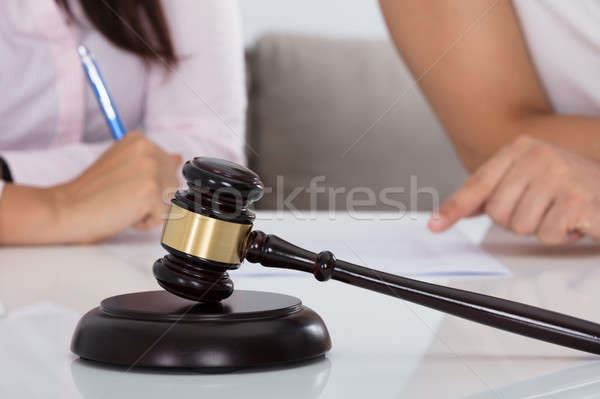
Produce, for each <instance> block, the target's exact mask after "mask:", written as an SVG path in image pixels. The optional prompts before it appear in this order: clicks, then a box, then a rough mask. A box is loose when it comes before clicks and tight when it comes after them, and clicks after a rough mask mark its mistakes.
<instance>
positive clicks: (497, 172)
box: [429, 138, 534, 232]
mask: <svg viewBox="0 0 600 399" xmlns="http://www.w3.org/2000/svg"><path fill="white" fill-rule="evenodd" d="M533 143H534V141H533V140H532V139H529V138H519V139H518V140H516V141H515V142H514V143H513V144H511V145H509V146H506V147H504V148H502V149H501V150H500V151H498V153H497V154H496V155H494V157H492V158H491V159H490V160H489V161H487V162H486V163H485V164H483V165H482V166H481V167H480V168H479V169H478V170H477V171H476V172H475V173H474V174H473V175H472V176H471V177H470V178H469V179H468V180H467V181H466V183H465V184H464V185H463V186H462V187H461V188H459V189H458V191H456V192H455V193H454V194H453V195H452V196H451V197H450V198H448V200H446V201H445V202H444V203H443V204H442V206H441V207H440V209H439V210H438V211H437V212H436V213H435V214H434V215H433V216H432V217H431V219H430V221H429V228H430V230H431V231H433V232H441V231H444V230H446V229H448V228H449V227H451V226H452V225H453V224H454V223H456V222H457V221H458V220H459V219H461V218H463V217H466V216H469V215H471V214H473V213H475V212H476V211H477V209H478V208H480V207H481V206H482V205H483V204H484V203H485V201H486V200H487V199H488V197H489V196H490V194H491V193H492V192H493V191H494V189H495V188H496V186H497V185H498V183H499V182H500V181H501V179H502V177H503V176H504V174H505V173H506V172H507V170H508V169H509V168H510V166H511V165H512V164H513V162H514V161H515V160H517V159H519V158H520V157H521V156H522V155H523V154H524V153H525V152H526V151H528V150H529V149H530V148H531V146H533Z"/></svg>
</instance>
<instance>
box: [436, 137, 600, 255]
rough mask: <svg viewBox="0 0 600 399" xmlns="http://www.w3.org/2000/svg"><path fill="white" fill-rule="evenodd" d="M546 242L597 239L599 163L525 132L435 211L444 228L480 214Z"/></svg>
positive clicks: (599, 224)
mask: <svg viewBox="0 0 600 399" xmlns="http://www.w3.org/2000/svg"><path fill="white" fill-rule="evenodd" d="M482 212H484V213H486V214H488V215H489V216H490V217H491V218H492V219H493V220H494V221H495V222H496V223H498V224H500V225H501V226H504V227H506V228H508V229H510V230H512V231H514V232H515V233H517V234H521V235H537V237H538V238H539V239H540V241H541V242H543V243H544V244H548V245H557V244H566V243H570V242H574V241H576V240H577V239H579V238H581V237H582V236H583V235H589V236H591V237H593V238H595V239H600V162H597V161H594V160H591V159H588V158H585V157H583V156H580V155H578V154H575V153H573V152H569V151H567V150H564V149H562V148H560V147H557V146H555V145H552V144H548V143H545V142H542V141H539V140H535V139H532V138H529V137H526V136H522V137H519V138H518V139H517V140H515V141H514V142H513V143H512V144H509V145H507V146H505V147H503V148H502V149H501V150H500V151H498V153H497V154H496V155H494V156H493V157H492V158H491V159H490V160H488V161H487V162H486V163H485V164H483V165H482V166H481V167H480V168H479V169H478V170H477V171H476V172H475V173H474V174H473V175H472V176H471V177H470V178H469V179H468V180H467V182H466V183H465V184H464V185H463V186H462V187H461V188H460V189H459V190H458V191H457V192H456V193H454V194H453V195H452V196H451V197H450V198H449V199H448V200H447V201H446V202H445V203H444V204H442V206H441V207H440V209H439V211H438V212H437V213H436V214H434V216H433V217H432V218H431V220H430V222H429V228H430V229H431V230H432V231H434V232H442V231H444V230H446V229H448V228H449V227H450V226H452V225H453V224H454V223H456V222H457V221H458V220H459V219H461V218H463V217H467V216H471V215H475V214H479V213H482Z"/></svg>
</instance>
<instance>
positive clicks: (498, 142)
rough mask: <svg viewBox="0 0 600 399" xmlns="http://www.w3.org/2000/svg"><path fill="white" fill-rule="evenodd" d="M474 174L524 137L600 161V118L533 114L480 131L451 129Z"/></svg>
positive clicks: (482, 126)
mask: <svg viewBox="0 0 600 399" xmlns="http://www.w3.org/2000/svg"><path fill="white" fill-rule="evenodd" d="M447 130H448V133H449V134H450V137H451V139H452V141H453V143H454V145H455V147H456V150H457V152H458V154H459V156H460V157H461V159H462V160H463V162H464V164H465V166H466V167H467V169H469V170H470V171H473V170H475V169H477V168H478V167H479V166H481V164H482V163H484V162H485V161H486V160H488V159H489V158H490V157H492V156H493V155H494V153H496V151H498V150H499V149H500V148H501V147H502V146H504V145H506V144H508V143H509V142H511V141H512V140H514V139H515V138H517V137H518V136H521V135H528V136H531V137H534V138H538V139H541V140H544V141H547V142H550V143H553V144H556V145H559V146H561V147H563V148H565V149H568V150H571V151H574V152H576V153H579V154H581V155H585V156H587V157H589V158H592V159H595V160H600V118H598V117H588V116H569V115H555V114H550V113H548V114H546V113H544V114H531V115H525V116H521V117H518V118H514V120H511V121H489V122H488V123H485V122H482V123H481V124H479V127H478V128H475V127H474V128H472V129H469V130H470V131H465V130H461V131H458V129H456V131H453V130H454V129H451V128H450V129H447Z"/></svg>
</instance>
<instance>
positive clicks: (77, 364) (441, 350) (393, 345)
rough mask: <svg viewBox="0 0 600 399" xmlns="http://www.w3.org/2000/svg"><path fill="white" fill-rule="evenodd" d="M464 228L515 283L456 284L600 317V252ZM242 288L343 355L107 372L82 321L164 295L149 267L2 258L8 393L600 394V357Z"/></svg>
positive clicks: (361, 305)
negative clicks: (305, 314) (115, 298)
mask: <svg viewBox="0 0 600 399" xmlns="http://www.w3.org/2000/svg"><path fill="white" fill-rule="evenodd" d="M483 222H485V221H483ZM290 223H291V222H290ZM290 228H293V226H292V225H290ZM460 228H461V229H463V230H464V231H465V232H466V233H468V235H469V236H470V237H471V238H472V239H473V240H476V241H478V242H481V245H482V246H483V247H484V248H485V249H486V250H487V251H489V252H490V253H491V254H492V255H493V256H495V257H496V258H497V259H498V260H499V261H500V262H502V263H503V264H504V265H505V266H506V267H507V268H509V269H510V271H511V272H512V276H511V277H500V278H498V277H496V278H476V279H467V280H451V281H449V282H448V284H450V285H452V286H456V287H460V288H464V289H469V290H474V291H478V292H483V293H487V294H490V295H495V296H500V297H504V298H510V299H512V300H517V301H523V302H526V303H529V304H532V305H536V306H541V307H546V308H550V309H553V310H556V311H560V312H564V313H568V314H573V315H576V316H578V317H583V318H588V319H591V320H598V321H600V307H599V306H598V303H599V302H600V289H599V288H598V287H599V284H598V283H599V282H600V246H596V245H594V244H593V243H589V242H588V243H582V244H580V245H577V246H574V247H569V248H554V249H547V248H543V247H541V246H539V245H538V244H537V243H536V241H535V240H533V239H526V238H521V237H516V236H513V235H510V234H508V233H506V232H504V231H502V230H500V229H498V228H495V227H492V228H491V229H489V230H486V229H482V228H481V224H477V225H476V224H473V223H470V224H469V223H463V224H462V225H461V226H460ZM146 244H147V243H146ZM127 245H131V246H135V245H137V244H136V243H135V241H134V242H131V243H128V244H127ZM156 245H158V243H157V244H156ZM234 277H235V276H234ZM235 280H236V286H237V287H238V288H243V289H256V290H266V291H274V292H282V293H288V294H291V295H295V296H298V297H299V298H301V299H302V300H303V302H304V303H305V304H306V305H308V306H309V307H311V308H313V309H315V310H316V311H317V312H318V313H319V314H320V315H321V316H322V317H323V319H324V320H325V321H326V323H327V325H328V328H329V331H330V333H331V336H332V340H333V349H332V350H331V351H330V352H329V353H328V354H327V356H326V358H324V359H321V360H318V361H314V362H312V363H310V364H304V365H301V366H296V367H290V368H285V369H275V370H260V371H254V372H236V373H232V374H224V375H210V374H195V373H190V372H168V373H167V372H160V371H141V370H136V369H133V370H130V371H123V370H120V369H114V368H109V367H100V366H98V365H95V364H91V363H89V362H85V361H82V360H79V359H77V358H76V357H75V356H74V355H72V354H71V353H70V352H69V341H70V338H71V333H72V331H73V328H74V324H75V323H76V321H77V319H78V317H79V316H80V315H81V314H82V313H83V312H85V311H87V310H89V309H91V308H93V307H95V306H97V305H98V303H99V302H100V300H102V299H103V298H105V297H109V296H112V295H116V294H120V293H126V292H134V291H143V290H154V289H157V285H156V283H155V281H154V279H153V277H152V273H151V267H150V265H148V266H147V267H143V266H141V265H140V263H139V262H135V261H133V260H132V261H131V262H128V261H126V260H123V258H122V257H117V256H115V255H114V254H112V253H110V252H107V251H105V250H103V249H102V247H101V246H83V247H36V248H2V249H0V300H1V301H2V302H3V304H4V307H5V308H6V311H7V312H6V313H5V315H4V316H3V317H2V316H0V337H1V339H2V341H1V342H0V372H1V374H0V397H3V398H4V397H7V398H8V397H35V398H37V397H39V398H53V397H56V398H69V397H88V398H121V397H123V398H125V397H127V398H138V397H139V398H167V397H169V398H178V397H199V398H202V397H205V398H211V399H216V398H236V397H240V398H241V397H243V398H254V397H256V398H265V397H274V398H276V397H291V398H295V397H298V398H311V397H315V398H316V397H320V398H338V397H343V398H354V397H356V398H364V397H372V398H400V397H409V398H413V397H436V398H442V397H443V398H446V397H449V398H454V397H473V398H522V397H532V398H538V397H553V398H554V397H596V396H600V361H598V360H597V358H596V357H594V356H592V355H588V354H585V353H580V352H576V351H573V350H568V349H563V348H560V347H556V346H553V345H550V344H547V343H543V342H537V341H533V340H531V339H528V338H524V337H520V336H516V335H512V334H509V333H506V332H503V331H497V330H494V329H492V328H489V327H484V326H480V325H477V324H474V323H472V322H468V321H464V320H461V319H458V318H455V317H452V316H445V315H443V314H441V313H438V312H436V311H432V310H429V309H426V308H423V307H420V306H417V305H413V304H408V303H405V302H403V301H399V300H397V299H394V298H391V297H387V296H383V295H380V294H376V293H372V292H368V291H364V290H359V289H356V288H353V287H349V286H345V285H343V284H341V283H338V282H328V283H326V284H321V283H318V282H316V281H315V280H314V279H313V278H312V277H311V276H308V275H307V276H302V277H298V278H290V277H244V278H237V279H235ZM438 281H439V280H438ZM40 301H46V302H48V303H49V304H47V305H36V306H37V309H38V311H37V313H35V314H33V315H32V316H31V317H30V319H29V320H30V322H31V325H30V326H29V327H28V328H23V329H22V330H19V331H17V332H15V331H14V330H10V329H9V328H8V326H9V323H10V319H11V314H13V312H18V311H19V310H22V309H28V307H29V306H31V305H32V304H36V303H39V302H40ZM53 304H58V305H60V306H62V307H64V311H62V312H56V307H55V306H54V305H53ZM44 306H46V307H47V309H48V313H47V315H46V316H45V317H44V315H43V309H44ZM40 308H41V309H42V311H41V312H40V310H39V309H40ZM40 313H41V315H40ZM3 330H4V332H3ZM32 342H36V344H35V345H33V344H31V343H32Z"/></svg>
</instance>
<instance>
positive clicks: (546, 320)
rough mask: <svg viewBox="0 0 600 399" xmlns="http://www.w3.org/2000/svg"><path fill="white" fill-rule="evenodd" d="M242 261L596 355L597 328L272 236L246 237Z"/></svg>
mask: <svg viewBox="0 0 600 399" xmlns="http://www.w3.org/2000/svg"><path fill="white" fill-rule="evenodd" d="M246 259H247V260H248V261H250V262H252V263H260V264H261V265H263V266H267V267H276V268H282V269H294V270H299V271H303V272H308V273H312V274H314V276H315V277H316V278H317V280H319V281H326V280H329V279H330V278H333V279H334V280H338V281H342V282H344V283H347V284H350V285H354V286H357V287H361V288H366V289H368V290H371V291H376V292H379V293H381V294H385V295H390V296H394V297H396V298H400V299H404V300H407V301H410V302H413V303H417V304H419V305H423V306H427V307H430V308H432V309H436V310H439V311H442V312H445V313H449V314H452V315H455V316H458V317H462V318H465V319H468V320H472V321H475V322H478V323H481V324H485V325H488V326H491V327H496V328H499V329H502V330H506V331H510V332H513V333H516V334H520V335H524V336H527V337H531V338H535V339H539V340H542V341H546V342H551V343H554V344H558V345H562V346H566V347H569V348H573V349H578V350H581V351H585V352H590V353H594V354H598V355H600V325H599V324H596V323H592V322H590V321H586V320H583V319H578V318H576V317H572V316H567V315H565V314H562V313H557V312H553V311H550V310H545V309H541V308H538V307H535V306H530V305H526V304H523V303H518V302H513V301H509V300H506V299H501V298H496V297H493V296H489V295H482V294H477V293H474V292H470V291H465V290H460V289H456V288H450V287H444V286H441V285H437V284H431V283H426V282H423V281H418V280H413V279H409V278H405V277H400V276H396V275H393V274H389V273H385V272H381V271H377V270H373V269H369V268H366V267H362V266H358V265H354V264H352V263H348V262H344V261H341V260H338V259H336V258H335V256H334V255H333V254H332V253H331V252H329V251H323V252H320V253H318V254H316V253H314V252H310V251H307V250H305V249H302V248H299V247H297V246H295V245H293V244H290V243H289V242H287V241H285V240H282V239H281V238H279V237H277V236H275V235H271V234H269V235H267V234H265V233H263V232H261V231H253V232H252V233H250V235H249V237H248V241H247V245H246Z"/></svg>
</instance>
